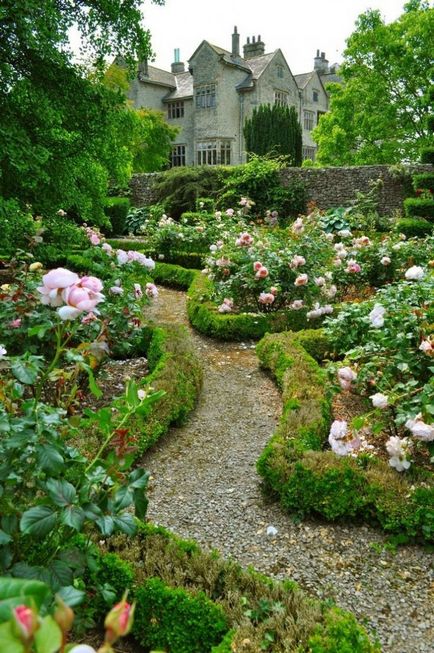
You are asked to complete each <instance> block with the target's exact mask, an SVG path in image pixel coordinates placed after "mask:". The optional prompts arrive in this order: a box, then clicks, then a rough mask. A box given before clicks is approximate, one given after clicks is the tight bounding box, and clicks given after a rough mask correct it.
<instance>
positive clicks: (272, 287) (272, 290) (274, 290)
mask: <svg viewBox="0 0 434 653" xmlns="http://www.w3.org/2000/svg"><path fill="white" fill-rule="evenodd" d="M270 292H271V293H272V294H273V295H277V293H278V292H279V289H278V288H276V286H271V288H270Z"/></svg>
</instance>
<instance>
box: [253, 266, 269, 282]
mask: <svg viewBox="0 0 434 653" xmlns="http://www.w3.org/2000/svg"><path fill="white" fill-rule="evenodd" d="M255 277H256V278H257V279H265V277H268V270H267V268H266V267H264V266H262V267H261V268H259V270H258V271H257V272H256V274H255Z"/></svg>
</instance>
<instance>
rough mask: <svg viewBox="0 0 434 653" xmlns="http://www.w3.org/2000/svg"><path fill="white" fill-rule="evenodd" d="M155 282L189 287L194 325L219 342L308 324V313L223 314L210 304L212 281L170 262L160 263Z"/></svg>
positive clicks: (189, 314) (157, 266) (255, 336)
mask: <svg viewBox="0 0 434 653" xmlns="http://www.w3.org/2000/svg"><path fill="white" fill-rule="evenodd" d="M153 278H154V281H155V282H157V283H161V284H163V285H164V284H166V285H168V286H173V287H175V288H182V289H184V288H188V304H187V312H188V317H189V320H190V322H191V324H192V326H193V327H194V328H195V329H197V330H198V331H199V332H200V333H203V334H204V335H207V336H210V337H212V338H217V339H218V340H246V339H248V338H254V339H258V338H262V336H264V334H265V333H270V332H272V333H274V332H278V331H284V330H286V329H292V330H293V331H298V330H300V329H304V328H305V327H306V325H307V321H306V311H305V310H300V311H292V312H288V311H276V312H273V313H238V314H237V313H220V312H219V311H218V308H217V306H216V305H215V304H214V303H213V302H212V301H211V299H210V296H211V294H212V292H213V284H212V282H211V281H210V280H209V279H208V278H207V277H206V276H205V275H203V274H201V273H200V272H199V271H197V270H186V269H184V268H181V267H180V266H176V265H170V264H168V263H157V264H156V266H155V270H154V271H153Z"/></svg>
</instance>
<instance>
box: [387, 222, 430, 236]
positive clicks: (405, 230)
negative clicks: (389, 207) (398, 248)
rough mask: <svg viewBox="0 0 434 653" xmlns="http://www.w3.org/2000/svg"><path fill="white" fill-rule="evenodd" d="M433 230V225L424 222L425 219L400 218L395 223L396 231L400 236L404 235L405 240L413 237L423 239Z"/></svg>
mask: <svg viewBox="0 0 434 653" xmlns="http://www.w3.org/2000/svg"><path fill="white" fill-rule="evenodd" d="M433 228H434V225H433V223H432V222H429V221H428V220H425V218H402V219H401V220H398V222H397V223H396V230H397V231H398V232H399V233H401V234H405V236H407V238H412V237H413V236H415V237H417V238H424V237H425V236H428V235H429V234H430V233H431V232H432V230H433Z"/></svg>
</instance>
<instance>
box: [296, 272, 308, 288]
mask: <svg viewBox="0 0 434 653" xmlns="http://www.w3.org/2000/svg"><path fill="white" fill-rule="evenodd" d="M308 281H309V277H308V276H307V274H299V275H298V277H297V278H296V280H295V281H294V286H305V285H306V284H307V282H308Z"/></svg>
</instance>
